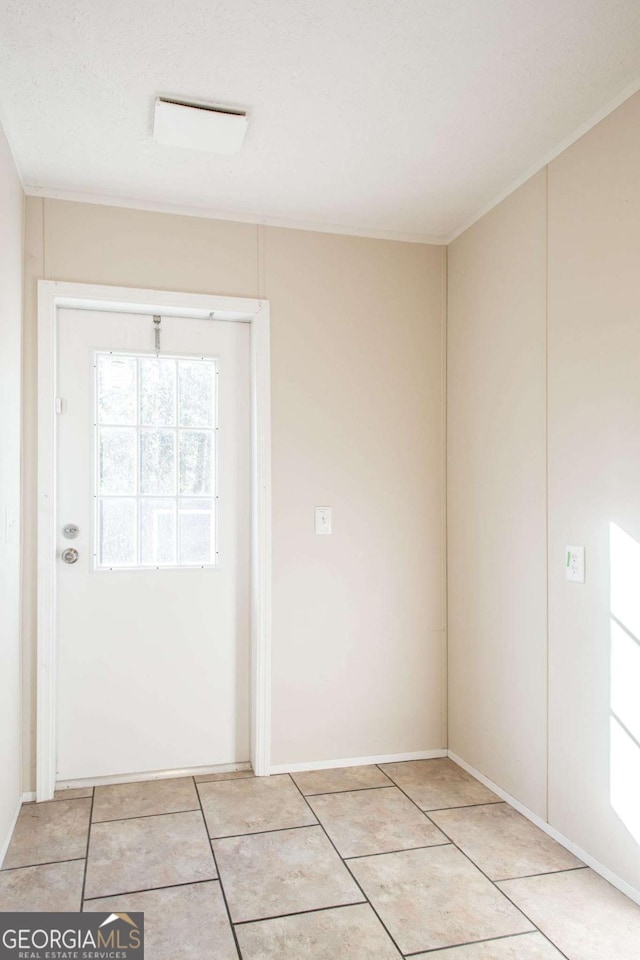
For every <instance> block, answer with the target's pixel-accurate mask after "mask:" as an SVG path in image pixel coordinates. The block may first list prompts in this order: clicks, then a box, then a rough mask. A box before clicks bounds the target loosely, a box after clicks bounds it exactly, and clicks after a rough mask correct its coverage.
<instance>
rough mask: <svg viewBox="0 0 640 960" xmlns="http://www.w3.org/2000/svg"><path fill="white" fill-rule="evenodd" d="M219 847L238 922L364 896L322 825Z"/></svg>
mask: <svg viewBox="0 0 640 960" xmlns="http://www.w3.org/2000/svg"><path fill="white" fill-rule="evenodd" d="M213 847H214V850H215V854H216V860H217V863H218V869H219V870H220V877H221V879H222V883H223V884H224V890H225V893H226V895H227V901H228V903H229V909H230V911H231V919H232V920H233V921H234V923H235V922H238V921H243V920H258V919H260V918H261V917H275V916H280V915H282V914H286V913H298V912H300V911H301V910H318V909H321V908H323V907H335V906H339V905H340V904H346V903H357V902H358V901H362V900H364V897H363V896H362V894H361V892H360V890H359V889H358V887H357V885H356V884H355V883H354V881H353V878H352V877H351V875H350V874H349V871H348V870H347V868H346V867H345V865H344V864H343V863H342V861H341V860H340V858H339V857H338V855H337V853H336V852H335V850H334V849H333V847H332V846H331V844H330V843H329V841H328V840H327V838H326V836H325V834H324V831H323V830H322V828H321V827H302V828H301V829H299V830H281V831H279V832H277V833H258V834H252V835H250V836H246V837H233V838H228V839H226V840H216V841H214V844H213ZM357 862H360V861H357Z"/></svg>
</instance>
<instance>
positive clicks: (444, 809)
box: [398, 787, 507, 813]
mask: <svg viewBox="0 0 640 960" xmlns="http://www.w3.org/2000/svg"><path fill="white" fill-rule="evenodd" d="M398 790H402V787H398ZM402 792H403V793H404V790H402ZM407 796H408V794H407ZM412 802H413V803H416V802H415V800H413V801H412ZM506 802H507V801H506V800H485V802H484V803H461V804H460V805H459V806H457V807H428V808H427V809H426V810H422V807H421V806H420V805H419V804H417V803H416V806H417V807H418V809H419V810H422V812H423V813H446V812H447V810H470V809H471V808H473V807H499V806H500V804H501V803H502V804H506Z"/></svg>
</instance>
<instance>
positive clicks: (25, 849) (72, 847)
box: [2, 800, 91, 870]
mask: <svg viewBox="0 0 640 960" xmlns="http://www.w3.org/2000/svg"><path fill="white" fill-rule="evenodd" d="M90 812H91V800H52V801H50V802H49V803H27V804H24V806H23V807H22V809H21V811H20V816H19V817H18V822H17V823H16V827H15V830H14V832H13V837H12V838H11V843H10V844H9V849H8V850H7V855H6V857H5V858H4V863H3V864H2V866H3V869H5V870H6V869H7V867H26V866H31V865H33V864H37V863H50V862H51V861H53V860H75V859H77V858H78V857H84V856H85V854H86V852H87V835H88V832H89V815H90Z"/></svg>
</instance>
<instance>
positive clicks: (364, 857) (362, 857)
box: [342, 840, 451, 863]
mask: <svg viewBox="0 0 640 960" xmlns="http://www.w3.org/2000/svg"><path fill="white" fill-rule="evenodd" d="M450 846H451V841H450V840H447V841H446V843H423V844H422V846H420V847H400V849H399V850H378V851H377V852H375V853H357V854H355V856H353V857H343V858H342V859H343V860H344V862H345V863H346V862H347V861H348V860H349V861H351V860H369V859H371V857H388V856H389V854H390V853H408V852H409V851H410V850H431V848H432V847H450Z"/></svg>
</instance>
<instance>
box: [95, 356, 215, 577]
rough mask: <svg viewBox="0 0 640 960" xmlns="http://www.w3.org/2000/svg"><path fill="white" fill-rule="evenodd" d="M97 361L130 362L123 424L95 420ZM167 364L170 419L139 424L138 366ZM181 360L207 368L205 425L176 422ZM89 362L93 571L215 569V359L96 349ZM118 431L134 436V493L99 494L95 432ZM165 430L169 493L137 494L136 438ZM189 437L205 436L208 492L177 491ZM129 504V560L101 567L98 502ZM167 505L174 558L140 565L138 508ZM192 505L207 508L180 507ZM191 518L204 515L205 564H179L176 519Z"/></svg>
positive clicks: (157, 516) (178, 522) (178, 521)
mask: <svg viewBox="0 0 640 960" xmlns="http://www.w3.org/2000/svg"><path fill="white" fill-rule="evenodd" d="M100 358H109V359H111V358H121V359H123V360H132V361H134V368H135V384H134V395H135V399H134V409H135V417H134V418H131V422H130V423H129V422H127V423H110V422H108V421H106V420H102V421H101V419H100V411H99V389H98V367H99V362H100ZM156 360H158V361H160V362H163V361H171V362H173V363H175V390H174V403H173V408H174V409H173V419H172V422H171V423H170V424H165V423H163V424H160V423H158V424H155V423H141V417H140V406H141V391H140V366H141V361H156ZM181 361H185V362H189V363H193V362H196V363H200V362H201V363H203V364H207V365H209V366H210V367H211V368H212V377H213V389H212V392H211V405H212V407H213V417H212V421H211V423H210V424H207V425H206V426H199V425H189V426H182V425H181V424H180V410H181V405H180V404H181V398H180V375H179V364H180V362H181ZM92 362H93V367H94V376H93V393H94V397H93V404H92V422H93V447H92V449H93V491H92V495H93V544H92V569H93V570H94V571H95V572H118V571H123V572H131V571H136V570H146V571H150V570H185V569H192V570H193V569H211V570H216V569H219V540H218V533H219V522H218V521H219V507H218V504H219V489H218V476H219V469H218V460H219V422H218V406H219V405H218V380H219V360H218V358H217V357H203V356H198V355H194V354H163V355H162V356H161V357H157V355H156V354H155V353H148V352H131V351H115V350H113V351H111V350H97V351H95V352H94V353H93V356H92ZM103 428H106V429H109V428H111V429H123V430H130V431H132V433H133V435H134V437H135V444H134V453H133V456H134V465H133V469H134V477H135V480H134V491H135V492H131V493H118V494H113V493H103V492H101V491H100V476H99V474H100V431H101V429H103ZM153 431H166V432H167V433H170V434H172V435H173V485H172V489H173V491H174V492H173V493H141V492H140V482H141V481H140V446H141V436H142V435H143V434H144V433H145V432H147V433H151V432H153ZM189 433H204V434H209V435H210V444H211V460H212V469H211V474H210V477H209V479H210V491H211V492H210V493H181V492H180V449H181V448H180V439H181V436H184V435H187V434H189ZM117 500H122V501H129V502H131V503H132V504H134V509H135V523H134V530H135V551H132V557H133V556H135V559H132V561H131V562H127V563H101V562H100V554H101V545H102V544H101V527H100V504H101V502H104V501H111V502H113V501H117ZM160 500H164V501H171V502H172V509H171V510H170V511H167V513H170V514H172V515H173V516H174V518H175V520H174V527H175V532H174V538H175V539H174V547H175V560H173V561H172V562H167V563H162V562H158V561H157V560H154V561H149V562H143V560H142V558H141V542H142V537H141V526H142V522H143V516H142V509H141V506H142V505H143V504H144V502H145V501H147V502H152V501H160ZM190 501H191V502H193V504H194V505H195V504H196V503H197V502H198V501H208V502H209V503H210V505H211V509H210V511H208V510H202V509H198V508H197V507H196V508H195V509H194V510H192V511H189V509H188V507H186V504H188V503H189V502H190ZM190 512H191V514H192V515H193V514H201V515H206V514H208V515H209V516H210V529H209V540H210V545H211V546H210V553H209V556H210V560H209V561H208V562H202V561H196V562H192V561H190V562H187V561H181V559H180V558H181V555H182V550H181V546H182V545H181V517H184V516H188V515H189V513H190ZM161 514H162V510H159V511H156V512H155V514H154V517H153V523H154V524H155V526H156V529H157V526H158V522H159V520H160V517H161Z"/></svg>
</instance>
